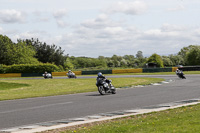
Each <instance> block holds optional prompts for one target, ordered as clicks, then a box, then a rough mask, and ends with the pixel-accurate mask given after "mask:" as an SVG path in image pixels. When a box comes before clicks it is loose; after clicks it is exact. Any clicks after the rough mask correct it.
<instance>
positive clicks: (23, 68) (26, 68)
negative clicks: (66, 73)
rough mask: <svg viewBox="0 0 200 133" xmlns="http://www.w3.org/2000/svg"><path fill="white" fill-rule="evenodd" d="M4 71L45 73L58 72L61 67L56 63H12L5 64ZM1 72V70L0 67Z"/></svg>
mask: <svg viewBox="0 0 200 133" xmlns="http://www.w3.org/2000/svg"><path fill="white" fill-rule="evenodd" d="M3 69H5V72H4V73H44V72H45V71H47V72H57V71H60V69H59V67H58V66H56V65H54V64H48V63H47V64H20V65H10V66H4V67H3ZM0 73H3V71H1V67H0Z"/></svg>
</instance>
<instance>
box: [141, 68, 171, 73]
mask: <svg viewBox="0 0 200 133" xmlns="http://www.w3.org/2000/svg"><path fill="white" fill-rule="evenodd" d="M151 72H172V68H171V67H170V68H144V69H143V73H151Z"/></svg>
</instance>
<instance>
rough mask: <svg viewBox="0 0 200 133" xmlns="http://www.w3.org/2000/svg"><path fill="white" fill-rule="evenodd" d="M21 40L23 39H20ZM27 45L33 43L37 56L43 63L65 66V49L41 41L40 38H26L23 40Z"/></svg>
mask: <svg viewBox="0 0 200 133" xmlns="http://www.w3.org/2000/svg"><path fill="white" fill-rule="evenodd" d="M18 41H21V40H18ZM23 42H25V43H26V44H27V45H31V46H33V47H34V48H35V51H36V55H35V57H36V58H37V59H38V60H39V61H40V62H43V63H54V64H56V65H57V66H59V65H62V66H64V62H65V60H66V57H65V56H64V50H62V48H61V47H57V46H56V45H54V44H53V45H48V44H46V43H45V42H44V43H43V42H40V41H39V40H38V39H33V38H32V39H26V40H23Z"/></svg>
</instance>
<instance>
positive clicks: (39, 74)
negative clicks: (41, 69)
mask: <svg viewBox="0 0 200 133" xmlns="http://www.w3.org/2000/svg"><path fill="white" fill-rule="evenodd" d="M42 74H43V73H22V75H21V77H41V76H42Z"/></svg>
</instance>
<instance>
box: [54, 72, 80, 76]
mask: <svg viewBox="0 0 200 133" xmlns="http://www.w3.org/2000/svg"><path fill="white" fill-rule="evenodd" d="M73 72H74V73H75V74H76V75H82V72H81V71H73ZM67 73H68V72H52V76H67Z"/></svg>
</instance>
